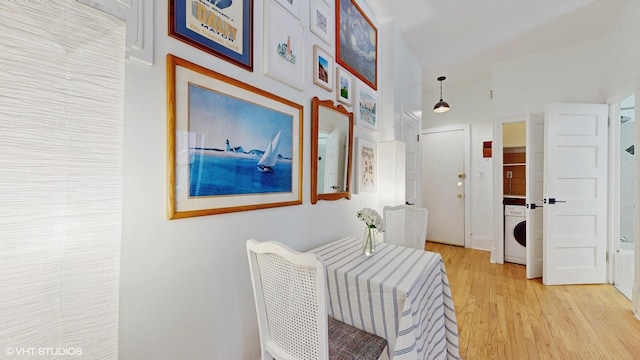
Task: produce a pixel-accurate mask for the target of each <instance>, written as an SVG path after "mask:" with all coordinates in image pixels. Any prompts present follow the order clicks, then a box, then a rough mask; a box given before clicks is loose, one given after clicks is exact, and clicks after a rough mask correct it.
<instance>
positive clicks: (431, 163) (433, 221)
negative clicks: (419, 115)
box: [420, 127, 468, 246]
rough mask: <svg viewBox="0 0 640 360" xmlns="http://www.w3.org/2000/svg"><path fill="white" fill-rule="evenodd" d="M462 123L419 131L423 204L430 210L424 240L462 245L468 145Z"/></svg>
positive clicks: (464, 227) (465, 237) (464, 231)
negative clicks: (420, 138)
mask: <svg viewBox="0 0 640 360" xmlns="http://www.w3.org/2000/svg"><path fill="white" fill-rule="evenodd" d="M466 129H468V127H467V128H465V127H454V128H439V129H426V130H425V131H423V133H422V135H423V136H422V141H421V144H420V147H421V149H422V186H421V189H422V199H423V201H422V206H423V207H424V208H427V209H428V210H429V227H428V229H427V240H428V241H433V242H440V243H445V244H452V245H459V246H465V240H466V239H467V237H468V236H467V232H466V226H465V225H466V220H467V217H466V216H465V215H466V206H465V203H466V194H465V189H466V188H467V186H466V185H467V180H468V179H467V175H466V174H467V164H468V161H466V160H467V159H468V156H467V154H466V153H467V146H466V144H467V143H468V133H467V131H468V130H466Z"/></svg>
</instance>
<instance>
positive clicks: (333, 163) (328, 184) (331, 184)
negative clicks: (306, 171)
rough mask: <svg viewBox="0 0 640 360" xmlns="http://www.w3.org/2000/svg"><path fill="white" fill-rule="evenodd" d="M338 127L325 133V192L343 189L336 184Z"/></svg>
mask: <svg viewBox="0 0 640 360" xmlns="http://www.w3.org/2000/svg"><path fill="white" fill-rule="evenodd" d="M339 139H340V129H335V130H333V131H332V132H331V133H329V135H327V148H326V151H325V158H326V159H327V161H326V162H325V164H326V165H325V168H324V189H323V190H324V191H323V192H325V193H334V192H340V191H344V189H343V188H342V187H340V186H339V185H338V160H339V159H338V154H339V153H340V152H339V149H338V146H339V145H340V141H339Z"/></svg>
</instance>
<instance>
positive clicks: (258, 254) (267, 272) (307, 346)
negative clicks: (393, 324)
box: [247, 239, 387, 360]
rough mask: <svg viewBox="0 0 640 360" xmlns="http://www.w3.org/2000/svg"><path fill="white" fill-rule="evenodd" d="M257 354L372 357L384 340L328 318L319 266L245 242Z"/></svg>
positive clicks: (275, 247)
mask: <svg viewBox="0 0 640 360" xmlns="http://www.w3.org/2000/svg"><path fill="white" fill-rule="evenodd" d="M247 255H248V257H249V268H250V270H251V281H252V284H253V293H254V297H255V303H256V312H257V315H258V330H259V332H260V348H261V351H262V354H261V358H262V359H263V360H267V359H273V358H276V359H279V360H280V359H287V360H298V359H300V360H302V359H313V360H316V359H318V360H328V359H340V360H343V359H345V360H346V359H378V358H379V357H380V354H382V352H383V351H384V350H385V349H386V345H387V342H386V340H385V339H383V338H381V337H379V336H376V335H373V334H369V333H367V332H364V331H362V330H358V329H356V328H354V327H351V326H349V325H347V324H345V323H343V322H340V321H337V320H335V319H332V318H329V317H328V315H327V307H326V305H327V304H326V297H327V294H326V286H327V285H326V278H325V276H326V275H325V270H324V264H323V263H322V261H321V260H320V259H319V258H317V257H316V256H315V255H313V254H310V253H299V252H296V251H294V250H291V249H290V248H288V247H287V246H286V245H283V244H280V243H277V242H258V241H256V240H253V239H251V240H248V241H247Z"/></svg>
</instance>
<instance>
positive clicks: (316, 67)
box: [313, 45, 334, 91]
mask: <svg viewBox="0 0 640 360" xmlns="http://www.w3.org/2000/svg"><path fill="white" fill-rule="evenodd" d="M333 69H334V65H333V57H332V56H331V55H329V53H328V52H326V51H324V50H323V49H322V48H321V47H320V46H318V45H313V83H314V84H316V85H318V86H320V87H321V88H324V89H325V90H329V91H333V77H334V76H333Z"/></svg>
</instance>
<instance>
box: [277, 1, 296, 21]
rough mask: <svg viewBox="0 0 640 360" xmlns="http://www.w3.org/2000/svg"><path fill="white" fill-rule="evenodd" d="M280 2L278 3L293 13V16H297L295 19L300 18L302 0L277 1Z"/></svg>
mask: <svg viewBox="0 0 640 360" xmlns="http://www.w3.org/2000/svg"><path fill="white" fill-rule="evenodd" d="M276 1H278V3H279V4H280V5H282V6H284V8H285V9H287V10H289V12H291V13H292V14H293V15H295V17H297V18H298V19H299V18H300V15H299V11H300V10H299V8H300V7H299V6H298V5H299V2H300V1H301V0H276Z"/></svg>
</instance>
